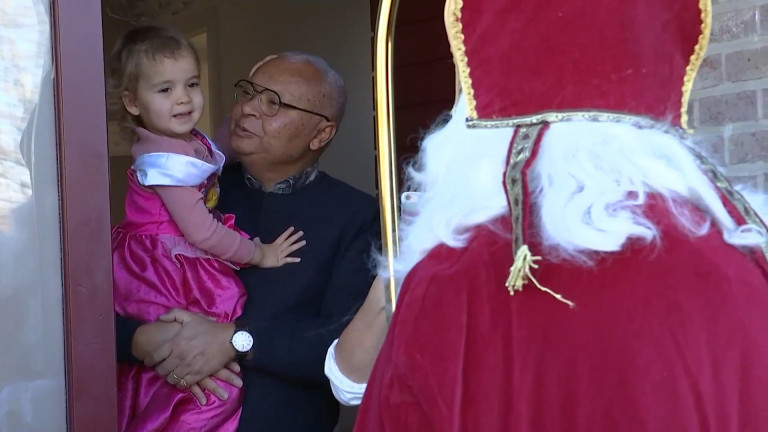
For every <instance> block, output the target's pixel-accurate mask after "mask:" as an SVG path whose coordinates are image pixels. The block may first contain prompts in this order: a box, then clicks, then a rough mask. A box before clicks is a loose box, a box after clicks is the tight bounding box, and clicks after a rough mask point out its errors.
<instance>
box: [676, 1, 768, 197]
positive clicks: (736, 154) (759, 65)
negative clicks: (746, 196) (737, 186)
mask: <svg viewBox="0 0 768 432" xmlns="http://www.w3.org/2000/svg"><path fill="white" fill-rule="evenodd" d="M689 114H690V120H689V124H690V126H692V127H694V128H695V130H696V135H697V136H699V137H700V143H701V146H702V148H703V149H704V150H705V151H706V152H707V153H708V154H709V155H710V156H711V157H712V158H713V159H714V160H715V162H717V163H719V164H721V165H722V166H723V167H724V169H725V173H726V174H727V175H728V176H729V177H730V178H732V179H733V180H735V181H737V182H746V183H749V184H752V185H753V186H755V187H757V188H758V189H759V190H761V191H766V190H768V185H766V174H768V0H713V19H712V35H711V40H710V44H709V48H708V50H707V53H706V57H705V59H704V62H703V63H702V67H701V69H700V70H699V74H698V76H697V77H696V81H695V82H694V91H693V93H692V95H691V104H690V106H689Z"/></svg>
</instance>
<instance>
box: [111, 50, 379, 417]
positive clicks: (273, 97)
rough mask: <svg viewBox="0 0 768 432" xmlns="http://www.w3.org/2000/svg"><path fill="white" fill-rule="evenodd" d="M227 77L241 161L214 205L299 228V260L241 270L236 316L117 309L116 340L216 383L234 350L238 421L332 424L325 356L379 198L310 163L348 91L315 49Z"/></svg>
mask: <svg viewBox="0 0 768 432" xmlns="http://www.w3.org/2000/svg"><path fill="white" fill-rule="evenodd" d="M235 87H236V89H235V90H236V102H235V104H234V106H233V107H232V110H231V113H230V117H231V123H230V126H231V127H230V132H231V140H230V142H229V147H230V150H231V152H232V153H233V154H234V155H236V157H237V158H238V159H239V163H237V164H234V165H231V166H229V167H227V168H225V171H224V173H223V174H222V176H221V178H220V184H221V197H220V200H219V206H218V208H219V210H220V211H222V212H224V213H231V214H234V215H235V216H236V218H237V224H238V226H239V227H240V228H241V229H243V230H244V231H245V232H247V233H248V234H249V235H251V236H252V237H260V238H261V239H262V240H264V241H271V240H272V239H274V238H275V237H277V236H278V235H279V234H280V233H282V232H283V231H284V230H285V229H286V228H288V227H289V226H294V227H296V228H297V229H300V230H302V231H303V232H304V238H305V239H306V240H307V245H306V246H305V247H304V248H302V249H301V250H300V251H298V252H297V253H295V254H294V255H295V256H297V257H299V258H301V263H299V264H295V265H292V266H285V267H281V268H277V269H268V270H265V269H256V268H246V269H242V270H240V272H239V276H240V278H241V279H242V281H243V283H244V285H245V287H246V289H247V291H248V299H247V302H246V305H245V309H244V313H243V316H242V317H241V318H240V319H239V320H238V321H237V322H236V323H232V324H219V323H215V322H213V321H211V320H208V319H207V318H205V317H201V316H197V315H193V314H190V313H187V312H185V311H181V310H174V311H172V312H171V313H169V314H168V315H166V316H164V317H162V319H164V320H165V321H176V323H173V322H169V323H151V324H146V325H143V326H141V327H138V329H137V330H136V331H135V335H133V330H132V328H131V327H132V326H135V325H136V323H131V322H129V321H128V322H126V321H125V320H123V319H118V321H117V323H118V345H120V344H122V348H123V355H122V357H126V353H125V351H126V349H125V348H126V347H127V346H128V345H129V344H132V353H133V354H134V355H136V357H138V358H140V359H143V360H144V362H145V363H146V364H148V365H151V366H152V365H154V366H156V370H157V372H158V373H159V374H161V375H163V376H166V377H168V381H169V383H171V384H174V385H177V386H180V387H184V386H185V385H187V386H192V385H194V384H196V383H197V382H199V381H201V380H203V381H202V382H201V384H203V385H204V386H205V387H206V388H208V389H212V390H218V389H216V388H215V385H212V382H211V381H210V380H206V377H208V376H209V375H213V374H214V373H217V371H219V372H218V374H219V376H224V377H226V374H224V373H223V372H221V369H222V368H224V366H225V365H226V364H227V363H228V362H230V361H232V360H233V359H236V358H237V359H238V360H240V365H241V368H242V376H243V386H244V389H245V391H244V392H245V396H244V400H243V410H242V416H241V420H240V428H239V430H240V431H243V432H245V431H259V432H261V431H277V430H279V431H331V430H333V428H334V426H335V424H336V422H337V418H338V404H337V403H336V401H335V399H334V398H333V395H332V393H331V391H330V388H329V386H328V381H327V379H326V378H325V376H324V374H323V359H324V357H325V353H326V350H327V348H328V346H329V345H330V344H331V342H332V341H333V340H334V339H336V338H337V337H338V336H339V334H340V333H341V331H342V330H343V328H344V326H345V325H346V323H347V322H348V321H349V319H351V317H352V316H353V315H354V313H355V311H356V309H357V307H359V306H360V304H361V303H362V302H363V299H364V298H365V296H366V293H367V292H368V288H369V287H370V285H371V282H372V280H373V275H372V272H371V270H370V268H369V254H370V252H371V250H372V248H373V246H374V243H375V242H376V240H377V238H378V235H379V229H380V226H379V222H378V206H377V204H376V202H375V200H374V198H373V197H371V196H369V195H366V194H364V193H363V192H360V191H358V190H356V189H354V188H352V187H350V186H348V185H346V184H344V183H342V182H340V181H339V180H336V179H334V178H332V177H330V176H329V175H327V174H326V173H324V172H322V171H319V170H318V159H319V157H320V155H321V154H322V152H323V151H324V149H325V148H326V147H327V146H328V144H329V142H330V141H331V139H332V138H333V137H334V135H335V133H336V130H337V127H338V125H339V123H340V122H341V119H342V116H343V113H344V108H345V100H346V95H345V90H344V85H343V82H342V80H341V78H340V76H339V75H338V73H336V72H335V71H334V70H333V69H331V68H330V67H329V66H328V65H327V64H326V62H325V61H323V60H322V59H319V58H317V57H314V56H311V55H307V54H301V53H282V54H279V55H277V56H271V57H270V58H268V59H266V60H265V61H264V62H262V64H260V65H258V67H255V68H254V70H253V71H252V73H251V75H250V77H249V78H248V79H247V80H240V81H238V83H237V84H236V86H235ZM179 323H180V324H181V326H180V329H179ZM251 338H252V340H253V343H252V346H251V343H250V339H251ZM118 348H120V346H118ZM236 348H237V350H240V352H238V351H237V350H236ZM119 351H120V350H119ZM233 368H234V369H238V368H237V367H236V366H234V367H233ZM222 374H223V375H222ZM229 378H230V379H231V380H233V381H236V380H235V379H234V378H232V377H231V376H229ZM196 390H197V394H198V395H199V394H200V393H199V389H196ZM221 396H223V395H221Z"/></svg>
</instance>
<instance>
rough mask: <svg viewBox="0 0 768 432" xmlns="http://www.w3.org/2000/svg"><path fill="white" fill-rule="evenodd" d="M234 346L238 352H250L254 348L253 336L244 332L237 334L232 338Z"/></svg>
mask: <svg viewBox="0 0 768 432" xmlns="http://www.w3.org/2000/svg"><path fill="white" fill-rule="evenodd" d="M232 345H233V346H234V347H235V349H236V350H237V352H240V353H245V352H248V351H250V350H251V348H252V347H253V336H251V334H250V333H248V332H247V331H244V330H240V331H238V332H235V334H234V335H233V336H232Z"/></svg>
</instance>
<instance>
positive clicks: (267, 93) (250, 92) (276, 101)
mask: <svg viewBox="0 0 768 432" xmlns="http://www.w3.org/2000/svg"><path fill="white" fill-rule="evenodd" d="M257 88H261V90H257ZM253 98H257V99H258V100H259V107H260V108H261V111H262V112H263V113H264V114H265V115H267V116H269V117H274V116H276V115H277V112H278V111H280V107H285V108H290V109H295V110H299V111H303V112H305V113H309V114H314V115H316V116H320V117H322V118H324V119H325V121H331V119H330V118H328V116H325V115H323V114H320V113H319V112H314V111H310V110H307V109H304V108H299V107H297V106H296V105H291V104H289V103H285V102H283V101H282V100H280V95H279V94H277V92H276V91H274V90H272V89H268V88H266V87H262V86H260V85H258V84H256V83H253V82H251V81H248V80H246V79H241V80H240V81H238V82H236V83H235V101H236V102H237V103H239V104H247V103H248V102H250V101H252V100H253Z"/></svg>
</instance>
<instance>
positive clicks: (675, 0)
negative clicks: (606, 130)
mask: <svg viewBox="0 0 768 432" xmlns="http://www.w3.org/2000/svg"><path fill="white" fill-rule="evenodd" d="M448 3H449V4H448V5H447V6H446V7H447V10H446V19H447V22H446V25H447V30H448V35H449V38H450V39H451V46H452V49H453V53H454V60H455V61H456V66H457V69H458V73H459V77H460V79H461V84H462V88H463V89H464V91H465V92H466V96H467V104H468V108H469V117H470V120H480V121H482V122H488V121H492V122H494V123H497V122H499V121H503V124H500V125H504V126H510V125H517V124H532V123H540V122H553V121H558V120H563V119H566V118H573V117H577V118H588V119H597V120H616V119H617V117H616V116H615V114H627V115H632V116H639V117H641V118H645V119H652V120H655V121H657V122H662V123H666V124H673V125H676V126H682V127H683V128H685V127H686V120H687V118H686V117H687V116H686V107H687V105H688V97H689V95H690V91H691V86H692V84H693V79H694V77H695V75H696V71H697V69H698V67H699V65H700V63H701V60H702V57H703V54H704V51H705V50H706V46H707V42H708V39H709V28H710V16H711V14H710V4H709V0H621V1H616V0H588V1H586V2H584V1H573V0H515V1H512V0H455V1H452V0H449V1H448ZM611 114H614V116H611ZM619 119H620V118H619Z"/></svg>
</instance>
